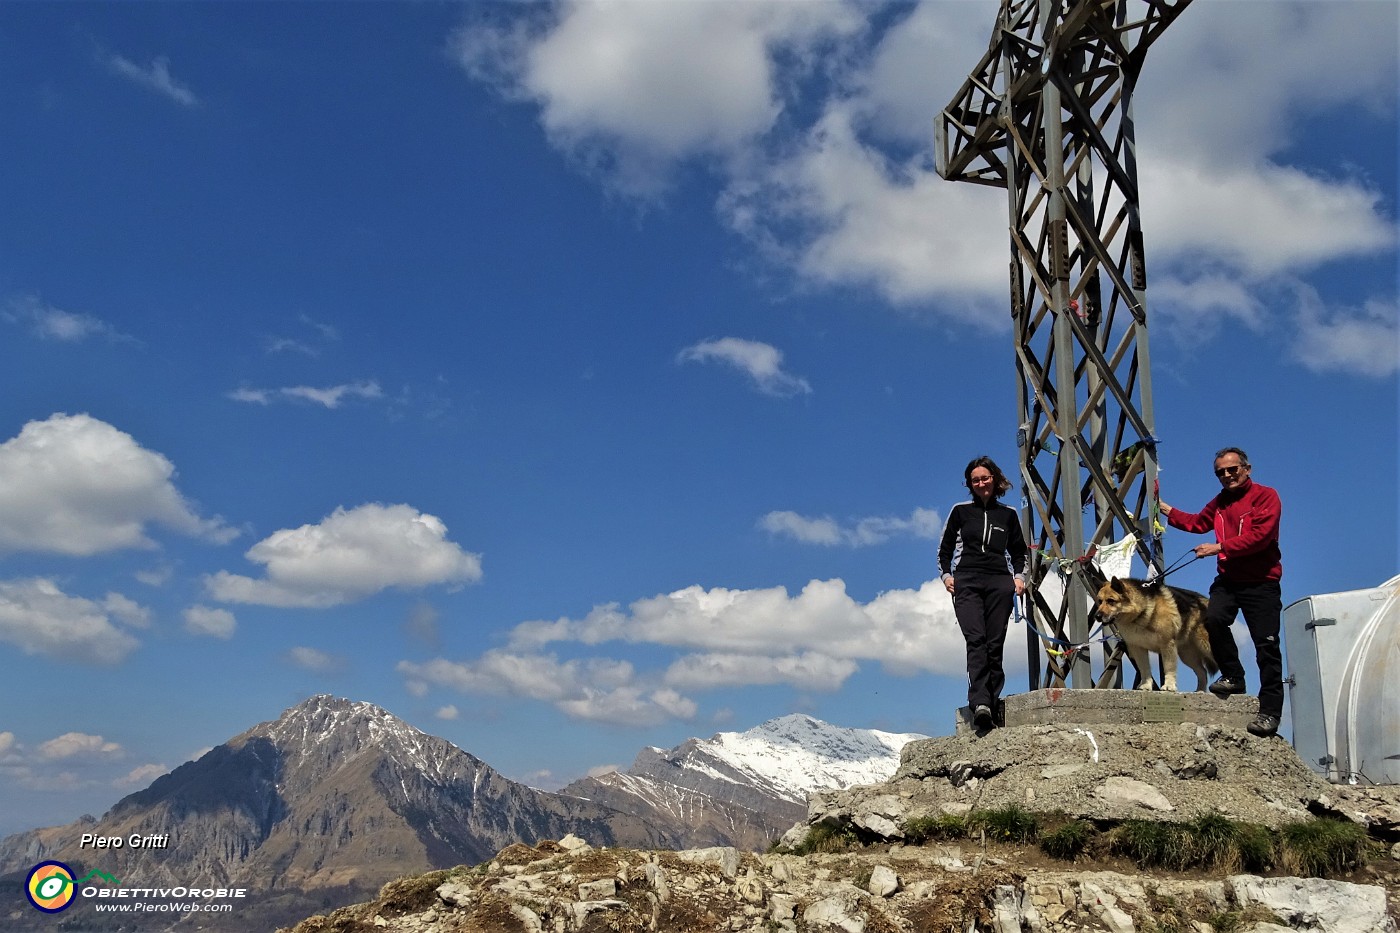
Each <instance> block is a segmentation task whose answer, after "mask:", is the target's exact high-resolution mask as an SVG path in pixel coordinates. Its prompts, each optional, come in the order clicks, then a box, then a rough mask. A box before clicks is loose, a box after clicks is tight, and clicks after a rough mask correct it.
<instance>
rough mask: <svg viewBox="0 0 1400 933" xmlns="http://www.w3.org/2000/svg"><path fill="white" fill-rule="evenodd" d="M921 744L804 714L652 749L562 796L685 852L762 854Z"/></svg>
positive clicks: (887, 772) (910, 735) (890, 769)
mask: <svg viewBox="0 0 1400 933" xmlns="http://www.w3.org/2000/svg"><path fill="white" fill-rule="evenodd" d="M921 738H926V736H922V735H918V734H916V733H907V734H896V733H890V732H880V731H877V730H874V729H851V728H845V727H842V726H833V725H831V724H829V723H825V722H822V721H821V720H819V719H813V718H812V717H810V716H804V715H800V714H794V715H789V716H783V717H780V718H778V719H773V720H770V721H768V722H765V723H763V724H762V725H760V726H756V727H754V728H753V729H750V730H748V731H747V732H720V733H717V734H716V735H714V736H712V737H711V738H709V739H687V740H686V741H685V742H682V743H681V744H680V745H677V746H676V747H675V748H672V749H669V750H663V749H659V748H647V749H643V750H642V751H641V752H640V753H639V754H638V755H637V758H636V760H635V761H634V762H633V763H632V767H631V768H629V769H628V770H627V771H626V772H612V773H610V774H603V775H599V776H597V777H590V778H584V779H583V780H580V781H575V782H574V783H572V784H570V785H569V786H567V787H565V788H564V789H563V790H561V791H560V793H561V794H570V795H574V796H578V797H584V798H587V799H589V800H592V801H594V802H596V803H600V804H603V805H604V806H607V807H610V808H612V809H614V810H620V811H622V812H625V813H630V814H632V815H634V816H637V817H639V818H640V819H642V820H645V821H646V822H648V823H650V824H652V825H653V826H656V827H658V828H659V829H667V828H674V833H675V835H674V837H673V839H672V840H671V844H672V845H673V846H675V847H677V848H687V847H697V846H709V845H733V846H738V847H740V848H744V849H755V850H757V849H763V848H765V847H766V846H767V845H768V844H769V843H770V842H771V841H772V840H773V839H774V838H776V837H777V836H779V835H781V834H782V833H783V831H785V830H787V829H788V828H789V827H791V826H792V824H793V823H795V822H798V821H799V820H802V819H804V818H805V817H806V816H807V794H808V792H809V791H813V790H819V789H830V788H843V787H850V786H852V785H854V784H873V783H876V782H878V781H883V780H885V779H886V778H888V777H889V776H890V775H892V774H894V772H895V770H896V769H897V768H898V767H899V752H900V749H902V748H903V747H904V744H905V743H906V742H909V741H911V740H913V739H921Z"/></svg>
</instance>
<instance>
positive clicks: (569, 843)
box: [559, 833, 593, 855]
mask: <svg viewBox="0 0 1400 933" xmlns="http://www.w3.org/2000/svg"><path fill="white" fill-rule="evenodd" d="M559 848H561V849H563V850H564V851H565V852H568V853H570V854H572V855H577V854H579V853H582V852H587V851H589V850H590V849H592V848H593V847H592V846H591V845H589V844H588V843H586V842H584V841H583V840H582V839H580V838H579V837H578V836H575V835H574V834H573V833H569V834H568V835H567V836H565V837H564V838H563V839H560V840H559Z"/></svg>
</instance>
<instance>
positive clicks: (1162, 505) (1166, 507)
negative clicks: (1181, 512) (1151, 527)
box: [1157, 502, 1172, 515]
mask: <svg viewBox="0 0 1400 933" xmlns="http://www.w3.org/2000/svg"><path fill="white" fill-rule="evenodd" d="M1157 505H1158V506H1159V507H1160V508H1161V510H1162V514H1163V515H1170V514H1172V507H1171V506H1169V505H1167V504H1166V503H1165V502H1158V503H1157Z"/></svg>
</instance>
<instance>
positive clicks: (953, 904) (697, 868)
mask: <svg viewBox="0 0 1400 933" xmlns="http://www.w3.org/2000/svg"><path fill="white" fill-rule="evenodd" d="M967 861H971V862H973V863H974V866H975V867H969V865H968V864H966V862H967ZM1396 871H1397V872H1400V866H1396ZM419 880H420V881H421V884H420V885H419V889H418V891H417V894H416V897H417V900H412V899H410V900H407V901H406V900H405V899H404V897H403V895H402V893H401V891H400V892H399V893H397V894H395V895H392V896H391V895H390V894H389V893H388V892H389V891H390V889H391V888H393V887H394V885H390V886H388V887H386V893H385V894H384V895H382V896H381V899H380V900H379V901H375V902H371V903H369V904H360V905H355V906H353V907H346V908H341V909H340V910H337V911H335V912H334V913H332V914H330V915H328V916H318V917H312V918H310V919H308V920H305V921H303V922H302V923H301V924H299V925H298V926H296V927H295V928H294V929H293V931H292V933H361V931H366V933H367V931H371V930H374V931H383V933H506V931H511V933H519V931H523V933H595V931H596V933H603V931H617V933H777V931H788V933H817V931H821V933H835V931H842V933H903V931H909V933H924V931H929V933H934V931H937V933H944V931H952V933H1088V931H1095V933H1101V931H1108V933H1154V931H1161V930H1166V929H1176V930H1181V931H1183V933H1185V931H1189V933H1215V931H1216V930H1217V929H1218V927H1217V926H1215V925H1213V921H1217V922H1223V921H1221V918H1222V917H1224V916H1226V915H1233V916H1234V917H1235V920H1236V924H1235V925H1234V926H1232V927H1229V928H1230V929H1233V930H1236V931H1238V933H1277V931H1284V930H1287V931H1308V933H1397V926H1396V922H1395V914H1396V912H1397V909H1400V905H1397V904H1395V903H1393V902H1391V901H1390V900H1388V898H1387V892H1386V889H1385V888H1384V887H1382V886H1380V885H1376V884H1358V883H1355V882H1349V881H1337V880H1324V879H1319V878H1261V877H1257V876H1253V875H1233V876H1230V877H1226V878H1222V879H1218V880H1205V881H1202V880H1191V879H1183V878H1170V877H1154V876H1151V875H1148V874H1135V875H1125V874H1119V873H1115V872H1111V871H1073V870H1065V871H1054V870H1045V869H1036V868H1024V869H1022V868H1017V867H1016V859H1015V858H1014V857H1008V858H1000V857H992V856H982V857H976V858H970V857H968V856H965V855H964V854H963V853H962V852H961V851H960V848H959V847H957V846H946V845H945V846H928V847H914V846H901V845H895V846H871V847H867V848H864V849H859V850H855V851H852V852H845V853H827V854H811V855H806V856H796V855H781V854H763V855H759V854H753V853H741V852H739V851H738V850H735V849H723V848H719V849H700V850H691V851H682V852H642V851H638V850H632V849H606V848H604V849H593V848H591V847H588V848H586V849H582V848H575V849H574V850H573V851H572V852H570V851H565V850H563V849H562V848H560V846H559V845H558V844H556V843H550V842H545V843H541V844H540V845H539V846H538V847H536V848H530V847H527V846H523V845H515V846H511V847H510V848H509V849H507V850H505V851H503V852H502V853H501V854H500V855H498V856H497V858H496V859H495V860H493V861H492V862H489V863H487V864H486V865H483V866H478V867H477V868H473V869H467V868H459V869H454V870H452V872H450V873H449V872H437V873H433V874H431V875H427V876H424V877H423V878H422V879H419ZM395 884H399V883H395ZM1164 911H1170V912H1171V916H1172V917H1173V918H1175V920H1176V921H1178V922H1179V925H1177V926H1172V927H1167V926H1165V925H1162V923H1161V921H1162V918H1163V916H1164Z"/></svg>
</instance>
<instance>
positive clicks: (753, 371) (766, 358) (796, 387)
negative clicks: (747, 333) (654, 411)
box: [676, 337, 812, 398]
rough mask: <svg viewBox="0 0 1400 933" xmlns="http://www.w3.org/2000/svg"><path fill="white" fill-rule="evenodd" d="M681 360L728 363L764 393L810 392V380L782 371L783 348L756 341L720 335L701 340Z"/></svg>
mask: <svg viewBox="0 0 1400 933" xmlns="http://www.w3.org/2000/svg"><path fill="white" fill-rule="evenodd" d="M676 361H677V362H678V363H687V362H693V363H709V362H720V363H727V364H729V365H730V366H733V367H734V368H735V369H737V370H739V371H740V372H742V373H744V374H745V375H747V376H748V377H749V378H750V379H752V380H753V383H754V385H755V386H756V387H757V388H758V390H759V391H760V392H762V393H763V394H765V395H773V396H777V397H778V398H790V397H791V396H794V395H808V394H811V391H812V387H811V386H810V385H808V383H807V380H806V379H803V378H801V377H798V376H794V375H792V374H791V373H788V372H784V371H783V354H782V351H781V350H778V349H777V348H776V347H773V346H771V345H769V344H766V343H762V342H760V341H757V340H743V339H740V338H738V337H720V338H719V339H717V340H702V341H700V342H699V343H697V344H695V345H693V346H689V347H686V348H685V349H684V350H682V351H681V352H680V353H679V354H677V355H676Z"/></svg>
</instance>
